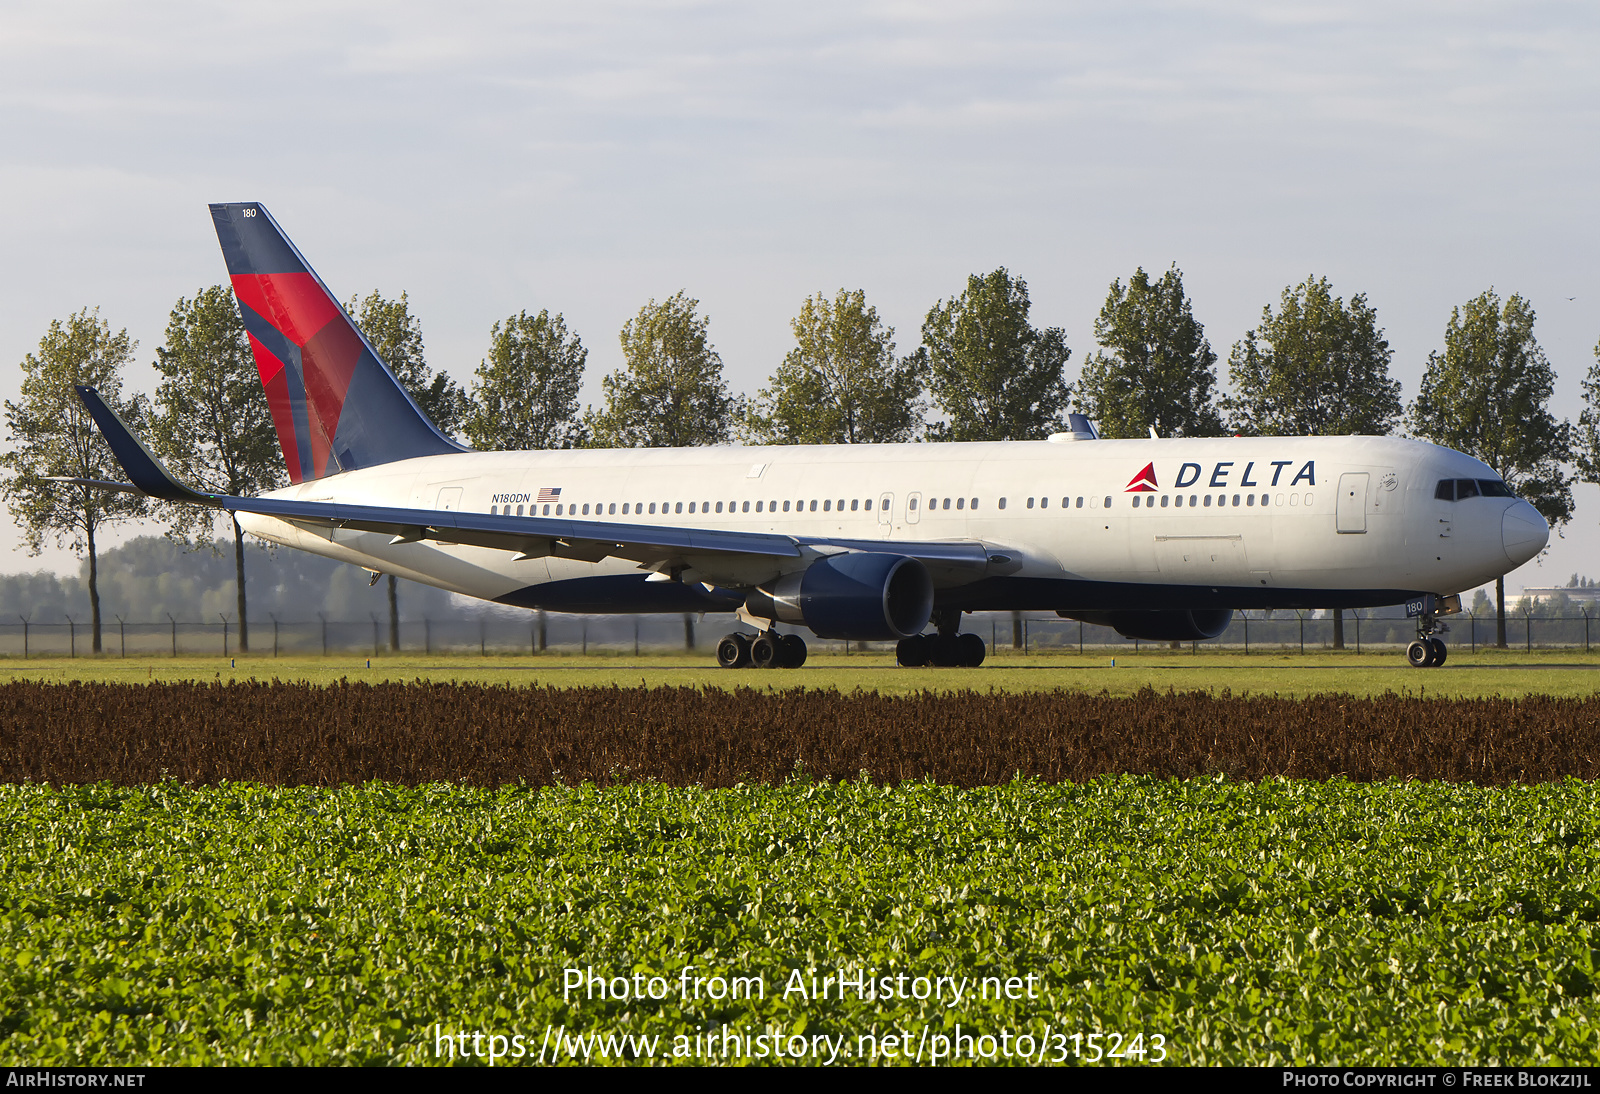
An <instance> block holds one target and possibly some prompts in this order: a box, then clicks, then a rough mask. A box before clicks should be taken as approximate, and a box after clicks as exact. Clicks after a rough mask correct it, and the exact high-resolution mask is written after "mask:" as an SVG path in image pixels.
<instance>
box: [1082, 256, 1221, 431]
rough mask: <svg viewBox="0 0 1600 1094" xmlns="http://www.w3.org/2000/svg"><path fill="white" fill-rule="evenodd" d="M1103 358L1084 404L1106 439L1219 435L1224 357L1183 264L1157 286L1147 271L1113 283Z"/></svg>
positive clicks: (1100, 337)
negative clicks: (1202, 318) (1200, 316)
mask: <svg viewBox="0 0 1600 1094" xmlns="http://www.w3.org/2000/svg"><path fill="white" fill-rule="evenodd" d="M1094 336H1095V340H1096V341H1097V342H1099V343H1100V345H1102V346H1104V347H1105V348H1106V349H1107V350H1109V351H1110V352H1109V353H1096V354H1095V355H1094V357H1092V358H1091V359H1090V360H1089V361H1088V362H1087V363H1086V364H1085V365H1084V366H1083V373H1082V375H1081V376H1079V378H1078V407H1079V409H1081V410H1082V411H1083V412H1084V413H1085V414H1087V415H1089V417H1090V418H1092V419H1094V421H1095V423H1096V424H1097V425H1098V426H1099V431H1100V435H1101V436H1103V437H1143V436H1146V435H1147V434H1148V433H1149V431H1150V430H1151V429H1152V428H1154V429H1155V431H1156V432H1157V433H1158V434H1160V435H1161V436H1163V437H1214V436H1217V435H1218V434H1220V433H1221V432H1222V417H1221V415H1220V414H1218V412H1217V408H1216V405H1215V403H1214V402H1213V398H1212V390H1213V389H1214V388H1215V387H1216V383H1217V372H1216V368H1215V366H1216V363H1217V355H1216V354H1215V353H1213V352H1211V343H1210V342H1208V341H1206V336H1205V328H1204V327H1202V326H1201V325H1200V324H1199V323H1198V322H1197V321H1196V320H1195V318H1194V314H1193V312H1192V311H1191V310H1190V307H1189V298H1188V297H1186V296H1185V295H1184V293H1183V273H1182V271H1180V270H1179V269H1178V267H1177V265H1176V264H1174V265H1173V266H1172V268H1171V269H1169V270H1168V271H1167V272H1166V273H1165V274H1164V275H1162V277H1161V280H1159V281H1157V282H1155V283H1153V284H1152V283H1151V281H1150V275H1149V274H1147V273H1145V272H1144V268H1143V267H1140V268H1139V269H1137V270H1135V271H1134V274H1133V276H1132V277H1130V278H1128V284H1127V287H1126V288H1124V287H1123V284H1122V282H1121V281H1113V282H1112V283H1111V291H1110V293H1108V294H1107V296H1106V302H1105V306H1104V307H1102V308H1101V309H1100V316H1099V318H1098V319H1096V320H1095V323H1094Z"/></svg>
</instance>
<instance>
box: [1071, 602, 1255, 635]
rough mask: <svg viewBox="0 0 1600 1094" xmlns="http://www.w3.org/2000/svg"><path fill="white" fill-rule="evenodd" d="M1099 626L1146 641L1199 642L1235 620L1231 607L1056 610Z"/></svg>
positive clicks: (1226, 627) (1217, 632) (1225, 627)
mask: <svg viewBox="0 0 1600 1094" xmlns="http://www.w3.org/2000/svg"><path fill="white" fill-rule="evenodd" d="M1056 614H1057V615H1059V616H1063V617H1065V618H1067V619H1080V620H1082V621H1083V622H1085V623H1093V624H1094V625H1095V626H1097V627H1110V628H1112V629H1113V630H1115V631H1116V632H1117V633H1118V634H1120V635H1122V637H1124V638H1138V639H1142V640H1144V641H1147V642H1199V641H1203V640H1204V639H1207V638H1215V637H1217V635H1219V634H1221V633H1222V632H1223V631H1225V630H1227V629H1228V624H1229V623H1230V622H1232V621H1233V609H1232V608H1170V609H1165V610H1162V611H1143V612H1141V611H1115V612H1057V613H1056Z"/></svg>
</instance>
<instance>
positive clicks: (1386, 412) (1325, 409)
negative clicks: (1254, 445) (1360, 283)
mask: <svg viewBox="0 0 1600 1094" xmlns="http://www.w3.org/2000/svg"><path fill="white" fill-rule="evenodd" d="M1392 356H1393V353H1392V351H1391V350H1390V349H1389V343H1388V341H1387V340H1386V339H1385V338H1384V337H1383V331H1381V330H1380V329H1378V313H1377V312H1376V311H1374V310H1373V309H1372V308H1371V307H1370V306H1369V305H1368V304H1367V298H1366V296H1365V295H1363V294H1359V293H1358V294H1357V295H1356V296H1354V297H1352V298H1351V299H1350V303H1349V305H1348V306H1346V305H1345V303H1344V301H1343V300H1340V299H1338V298H1337V297H1335V296H1334V295H1333V290H1332V288H1331V287H1330V286H1329V285H1328V279H1327V278H1326V277H1323V278H1316V277H1308V278H1306V280H1305V281H1304V282H1303V283H1302V284H1300V285H1296V286H1292V287H1290V288H1286V289H1284V290H1283V297H1282V300H1281V301H1280V303H1279V307H1278V314H1277V315H1274V314H1272V306H1271V305H1268V306H1267V307H1265V308H1263V309H1262V311H1261V325H1260V326H1259V327H1258V328H1257V329H1256V330H1253V331H1250V332H1248V333H1247V334H1246V335H1245V336H1244V339H1243V340H1242V341H1240V342H1237V343H1235V344H1234V347H1233V353H1232V355H1231V356H1230V357H1229V359H1228V379H1229V381H1230V383H1231V384H1232V386H1233V390H1234V392H1235V394H1234V395H1233V396H1231V397H1229V398H1227V399H1224V400H1223V406H1224V407H1225V408H1226V409H1227V410H1228V411H1229V412H1230V413H1231V414H1232V417H1233V428H1234V430H1235V432H1238V433H1246V434H1256V435H1259V436H1271V435H1274V434H1277V435H1286V436H1310V435H1314V434H1321V435H1326V436H1338V435H1344V434H1376V435H1382V434H1387V433H1389V432H1391V431H1392V430H1393V429H1394V427H1395V424H1396V422H1397V421H1398V419H1399V417H1400V381H1398V380H1391V379H1390V378H1389V360H1390V358H1391V357H1392Z"/></svg>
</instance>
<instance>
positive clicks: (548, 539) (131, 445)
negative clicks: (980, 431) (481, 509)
mask: <svg viewBox="0 0 1600 1094" xmlns="http://www.w3.org/2000/svg"><path fill="white" fill-rule="evenodd" d="M77 390H78V395H79V397H80V398H81V399H82V400H83V402H84V405H85V406H86V407H87V408H88V410H89V414H90V415H91V416H92V417H93V418H94V420H95V424H96V425H97V426H99V427H100V432H101V433H102V434H104V436H105V438H106V441H107V443H109V444H110V445H111V451H112V453H113V454H114V455H115V456H116V457H117V460H118V462H119V463H121V464H122V469H123V470H124V471H125V472H127V474H128V478H129V479H130V480H131V482H129V483H113V482H99V481H91V480H77V479H72V480H63V481H70V482H75V483H78V484H79V485H85V486H95V487H99V488H101V489H110V490H128V489H130V488H132V489H133V490H134V491H136V492H139V493H143V494H147V495H149V496H150V497H154V498H161V499H162V500H165V501H181V502H191V503H195V504H199V505H206V506H210V507H212V508H216V509H224V510H228V511H230V512H236V513H258V514H261V515H263V516H269V517H277V518H279V519H280V520H286V521H292V522H294V523H296V524H302V525H315V526H320V527H332V528H350V529H354V530H357V531H364V532H380V533H384V534H387V535H391V536H393V537H394V540H393V541H392V542H395V543H415V542H419V541H422V540H430V541H434V542H438V543H460V544H467V545H470V546H474V547H486V548H490V549H492V550H501V551H511V552H514V553H516V554H517V555H519V556H520V557H524V558H542V557H545V556H547V555H553V556H556V557H558V558H572V559H580V560H582V561H585V562H598V561H600V560H601V559H603V558H607V557H612V558H624V559H629V560H631V561H635V562H638V563H639V564H640V565H642V566H648V567H661V566H664V565H671V564H673V563H674V561H675V560H682V559H684V558H687V557H691V556H701V557H703V556H708V555H710V556H717V555H722V556H745V557H751V556H755V557H759V558H766V559H799V558H801V557H802V556H803V555H804V554H808V553H809V554H813V555H816V554H830V553H835V552H840V551H875V552H883V553H890V554H898V555H906V556H908V557H911V558H916V559H918V560H919V561H921V562H923V563H925V564H927V565H929V566H930V567H933V568H936V569H938V570H939V571H940V572H942V573H949V572H951V571H957V572H966V573H967V574H969V575H971V576H976V574H981V573H982V572H983V571H984V570H985V568H986V567H987V566H988V564H989V553H988V549H987V548H986V547H985V546H984V545H983V544H982V543H979V542H977V541H975V540H958V541H953V542H952V541H944V542H917V541H904V542H902V541H895V540H876V539H874V540H858V539H829V538H826V537H820V536H786V535H778V534H776V533H771V532H738V531H720V530H716V529H707V528H673V527H662V526H659V525H654V524H630V523H616V522H612V521H597V520H574V519H572V518H563V517H554V518H552V517H512V516H501V515H497V514H489V513H469V512H459V511H452V510H447V509H411V508H404V507H391V506H378V505H357V504H352V503H346V502H336V501H293V500H288V499H279V498H243V497H235V496H232V495H227V494H204V493H200V492H198V491H195V490H192V489H190V488H189V487H187V486H185V485H184V484H183V483H181V482H179V481H178V480H177V479H176V478H175V477H174V476H173V475H172V473H171V472H170V471H168V470H167V469H166V467H165V466H163V465H162V463H161V461H160V460H158V459H157V458H156V457H155V455H154V454H153V453H151V452H150V450H149V449H148V448H146V447H145V446H144V444H143V442H141V441H140V440H139V438H138V437H136V436H135V435H134V434H133V431H132V430H130V429H129V428H128V427H127V425H126V424H125V423H124V422H123V421H122V419H121V418H119V417H118V416H117V414H116V412H115V411H113V410H112V409H111V408H110V407H109V406H107V405H106V403H105V400H103V399H101V398H100V394H99V393H98V392H97V391H95V390H94V389H93V388H91V387H83V386H80V387H78V389H77ZM806 548H809V549H810V550H809V551H807V550H806ZM969 579H970V578H969Z"/></svg>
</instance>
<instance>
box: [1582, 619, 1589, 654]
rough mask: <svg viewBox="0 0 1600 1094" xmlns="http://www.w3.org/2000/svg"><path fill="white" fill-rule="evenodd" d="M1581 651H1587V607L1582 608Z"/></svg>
mask: <svg viewBox="0 0 1600 1094" xmlns="http://www.w3.org/2000/svg"><path fill="white" fill-rule="evenodd" d="M1583 652H1584V653H1588V652H1589V609H1588V608H1584V609H1583Z"/></svg>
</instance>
